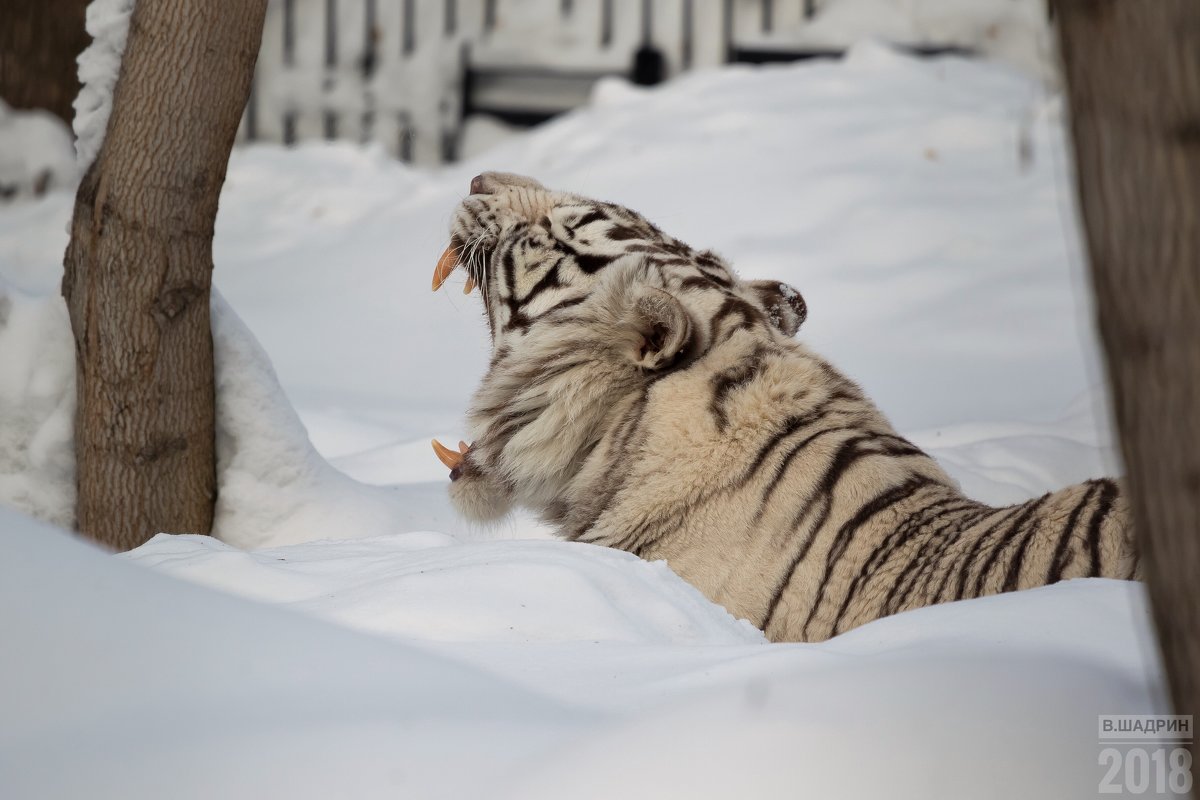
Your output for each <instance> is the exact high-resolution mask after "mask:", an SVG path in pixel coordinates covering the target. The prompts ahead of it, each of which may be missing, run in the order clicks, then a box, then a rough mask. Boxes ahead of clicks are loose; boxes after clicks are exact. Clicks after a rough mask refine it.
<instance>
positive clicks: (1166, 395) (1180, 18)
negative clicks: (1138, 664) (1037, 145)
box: [1058, 0, 1200, 763]
mask: <svg viewBox="0 0 1200 800" xmlns="http://www.w3.org/2000/svg"><path fill="white" fill-rule="evenodd" d="M1058 11H1059V26H1060V28H1061V33H1062V49H1063V60H1064V66H1065V69H1066V78H1067V86H1068V96H1069V100H1070V109H1071V120H1072V129H1073V133H1074V140H1075V164H1076V177H1077V180H1078V185H1079V194H1080V198H1081V200H1082V210H1083V220H1084V223H1085V226H1086V228H1087V244H1088V250H1089V252H1090V255H1091V263H1092V280H1093V283H1094V286H1095V293H1096V301H1097V310H1098V312H1099V316H1100V332H1101V335H1102V339H1103V342H1104V349H1105V354H1106V357H1107V362H1108V374H1109V380H1110V382H1111V384H1112V389H1113V398H1114V404H1115V408H1116V415H1117V424H1118V427H1119V429H1120V434H1121V450H1122V453H1123V454H1124V457H1125V464H1126V468H1127V471H1128V480H1129V488H1130V493H1131V496H1132V500H1133V515H1134V522H1135V525H1136V527H1137V531H1138V535H1139V541H1140V545H1141V548H1142V553H1143V557H1144V559H1145V569H1146V577H1147V583H1148V587H1149V591H1150V599H1151V602H1152V604H1153V607H1154V619H1155V625H1156V627H1157V629H1158V636H1159V643H1160V645H1161V647H1162V652H1163V657H1164V662H1165V664H1166V668H1167V673H1168V677H1169V680H1170V684H1171V695H1172V699H1173V701H1174V704H1175V709H1176V713H1179V714H1196V715H1200V582H1198V580H1197V579H1198V577H1200V2H1198V0H1153V1H1152V2H1150V1H1149V0H1144V1H1143V2H1136V1H1135V0H1059V2H1058ZM1192 752H1193V755H1194V756H1195V755H1196V750H1195V745H1193V751H1192ZM1196 763H1200V759H1197V760H1196Z"/></svg>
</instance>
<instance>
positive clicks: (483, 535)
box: [0, 43, 1164, 800]
mask: <svg viewBox="0 0 1200 800" xmlns="http://www.w3.org/2000/svg"><path fill="white" fill-rule="evenodd" d="M1065 165H1066V156H1065V153H1064V144H1063V122H1062V113H1061V102H1060V99H1059V98H1058V97H1057V95H1055V94H1054V93H1053V91H1052V90H1048V89H1046V88H1044V87H1043V86H1042V84H1040V83H1039V82H1036V81H1033V80H1031V79H1029V78H1027V77H1024V76H1022V75H1021V74H1019V73H1017V72H1015V71H1012V70H1009V69H1006V68H1004V67H1000V66H997V65H995V64H988V63H979V62H971V61H965V60H961V59H953V58H950V59H937V60H932V61H919V60H914V59H911V58H908V57H906V56H903V55H900V54H898V53H895V52H893V51H892V50H890V49H888V48H886V47H884V46H882V45H879V44H875V43H865V44H862V45H859V46H856V47H855V48H854V50H853V51H852V52H851V54H850V56H849V57H848V58H847V59H846V60H845V61H844V62H830V63H810V64H804V65H797V66H792V67H773V68H763V69H751V68H745V67H740V68H727V69H721V70H715V71H702V72H697V73H693V74H691V75H689V76H687V77H685V78H683V79H681V80H679V81H677V82H675V83H672V84H670V85H668V86H666V87H663V88H661V89H657V90H642V89H636V88H633V87H630V86H627V85H625V84H622V83H618V82H611V81H610V82H605V83H602V84H601V85H599V86H598V87H597V90H596V94H595V96H594V97H593V102H592V104H591V105H590V106H589V107H588V108H585V109H581V110H580V111H578V112H576V113H573V114H571V115H568V116H567V117H565V118H563V119H561V120H559V121H557V122H554V123H552V124H550V125H547V126H545V127H543V128H540V129H538V130H535V131H533V132H531V133H528V134H522V135H518V136H514V137H512V138H509V139H507V140H505V141H504V142H502V143H500V144H499V145H497V146H496V147H495V148H494V149H492V150H490V151H488V152H486V153H484V154H481V155H480V156H479V157H478V158H477V159H475V160H473V161H470V162H467V163H464V164H460V165H456V166H454V167H452V168H447V169H444V170H441V171H438V172H427V171H418V170H413V169H410V168H407V167H405V166H404V165H402V164H399V163H397V162H394V161H392V160H391V159H389V158H387V157H386V155H385V154H384V153H383V151H382V150H381V149H380V148H378V147H367V148H359V147H356V146H351V145H347V144H329V145H306V146H302V147H299V148H296V149H294V150H283V149H281V148H277V147H272V146H252V147H248V148H244V149H241V150H238V151H235V153H234V157H233V159H232V161H231V163H230V168H229V176H228V180H227V183H226V187H225V192H224V195H223V197H222V201H221V211H220V215H219V218H218V222H217V235H216V240H215V243H214V247H215V262H216V272H215V280H216V283H217V285H218V286H219V293H214V299H213V327H214V343H215V351H216V367H217V381H218V464H219V467H218V469H219V476H218V479H219V488H220V505H219V507H218V513H217V522H216V532H217V533H218V535H219V536H220V538H221V541H218V540H215V539H209V538H202V537H194V536H168V535H160V536H158V537H156V538H155V539H153V540H152V541H150V542H148V543H147V544H145V545H143V546H142V547H140V548H138V549H137V550H135V551H133V552H131V553H129V554H126V555H123V556H121V557H111V556H106V555H103V554H101V553H99V552H98V551H96V550H94V549H92V548H91V547H89V546H87V545H85V544H83V543H81V542H79V541H77V540H75V539H73V538H71V537H69V536H68V535H66V534H63V533H61V531H58V530H57V529H54V528H50V527H47V526H45V525H43V524H40V523H35V522H33V521H31V520H29V519H28V518H26V517H24V516H22V515H21V514H19V513H17V512H15V511H11V510H0V531H2V533H0V536H3V538H4V540H5V544H6V555H5V558H3V559H0V629H2V630H4V631H5V647H6V652H7V653H11V654H15V655H17V657H15V658H8V659H4V660H2V661H0V676H3V680H0V708H3V709H5V713H4V715H3V722H0V796H5V797H9V796H12V797H24V796H48V797H54V796H77V795H82V794H85V793H86V794H87V795H88V796H92V797H122V798H141V797H162V796H171V797H216V796H219V797H261V796H288V797H297V798H305V797H327V796H331V795H334V796H338V795H344V796H355V797H373V796H388V797H394V796H396V795H398V794H402V795H405V796H414V797H477V796H489V797H514V798H515V797H520V798H531V797H564V796H569V797H612V796H623V797H624V796H628V797H666V796H689V797H697V798H704V797H728V796H746V797H755V796H814V797H829V798H837V797H864V796H887V797H894V798H907V797H912V798H922V799H923V800H924V799H925V798H939V797H947V798H950V797H954V798H957V797H972V798H985V797H1027V798H1038V797H1047V798H1051V797H1053V798H1073V797H1091V796H1094V794H1095V792H1096V787H1097V783H1098V780H1099V778H1100V777H1101V774H1102V770H1101V769H1100V768H1099V766H1098V765H1097V755H1098V752H1099V747H1098V745H1097V743H1096V741H1095V730H1096V715H1098V714H1118V713H1153V712H1154V711H1156V710H1158V709H1161V708H1163V707H1164V705H1163V702H1162V700H1161V697H1160V696H1161V693H1162V678H1161V674H1160V668H1159V665H1158V662H1157V659H1156V657H1155V655H1154V651H1153V648H1152V647H1151V646H1150V645H1149V644H1148V631H1149V630H1150V627H1149V621H1148V615H1147V609H1146V599H1145V593H1144V591H1143V589H1142V587H1141V586H1138V585H1135V584H1128V583H1121V582H1115V581H1102V580H1089V581H1072V582H1069V583H1066V584H1061V585H1057V586H1053V587H1047V588H1045V589H1040V590H1036V591H1030V592H1022V593H1017V594H1011V595H1005V596H1001V597H994V598H985V599H981V600H975V601H969V602H965V603H955V604H949V605H944V606H939V607H934V608H929V609H922V610H919V611H916V612H911V613H907V614H903V615H899V616H896V617H893V618H889V619H885V620H881V621H879V622H876V623H872V624H870V625H867V626H864V627H862V628H859V629H856V630H854V631H851V632H849V633H847V634H845V635H843V636H839V637H837V638H835V639H833V640H830V641H829V642H825V643H822V644H816V645H772V644H767V643H765V642H764V641H763V639H762V637H761V636H760V635H759V634H758V633H757V632H756V631H754V630H753V629H750V628H749V627H748V626H747V625H746V624H744V623H742V622H739V621H737V620H734V619H732V618H731V617H730V616H729V615H728V614H727V613H725V612H724V610H723V609H721V608H719V607H716V606H713V605H712V604H710V603H707V602H706V601H705V600H704V599H703V598H702V597H700V595H699V594H698V593H697V592H695V591H694V590H693V589H691V588H690V587H689V586H687V585H686V584H685V583H683V582H682V581H681V580H679V579H678V578H676V577H675V576H674V575H673V574H672V573H671V572H670V571H669V569H668V568H667V567H666V566H665V565H663V564H661V563H656V564H648V563H644V562H641V561H639V560H637V559H634V558H632V557H630V556H628V555H626V554H623V553H618V552H612V551H607V550H602V549H597V548H593V547H588V546H583V545H577V544H570V543H564V542H556V541H547V540H546V539H547V531H546V530H545V529H544V528H542V527H540V526H538V525H536V524H535V523H533V522H532V521H531V520H530V519H528V518H527V517H520V516H519V517H516V518H515V519H513V520H511V521H509V522H508V523H507V524H506V525H504V526H502V527H501V528H500V529H498V530H486V529H475V528H471V527H469V526H467V525H466V524H465V523H463V522H462V521H461V520H458V519H457V518H456V517H455V516H454V515H453V513H452V512H451V510H450V508H449V505H448V503H447V501H446V498H445V487H446V475H445V469H444V468H443V467H441V465H440V464H439V463H438V462H437V461H436V459H435V458H434V457H433V455H432V453H431V451H430V450H429V445H428V442H429V439H430V438H432V437H435V436H436V437H439V438H443V439H444V440H450V441H455V440H456V439H457V436H456V434H457V433H458V432H459V431H460V430H461V425H462V419H463V413H464V409H465V405H466V403H467V400H468V397H469V394H470V391H471V390H472V388H473V387H474V385H475V384H476V382H477V380H478V378H479V376H480V374H481V373H482V371H483V369H484V368H485V366H486V362H487V356H488V337H487V333H486V328H485V324H484V322H483V319H482V316H481V314H480V312H479V307H478V297H477V296H475V297H469V298H464V297H462V296H461V295H460V294H458V293H457V291H455V287H449V288H450V290H451V291H445V290H443V291H442V292H441V293H439V294H430V293H429V288H428V287H429V284H428V277H429V273H430V271H431V270H432V266H433V264H434V262H435V261H436V259H437V257H438V254H439V253H440V252H441V250H442V249H443V248H444V247H445V239H446V236H447V224H448V221H449V217H450V213H451V210H452V208H453V206H454V204H455V203H456V202H457V201H458V200H459V199H460V198H461V197H462V196H463V195H464V194H465V192H466V187H467V185H468V182H469V180H470V178H471V176H472V175H474V174H475V173H477V172H479V171H481V170H483V169H500V170H508V171H516V172H523V173H527V174H532V175H535V176H536V177H538V178H539V179H541V180H542V181H544V182H545V183H546V184H548V185H551V186H556V187H562V188H566V189H572V190H575V191H579V192H582V193H585V194H590V195H594V196H599V197H603V198H606V199H611V200H614V201H617V202H621V203H624V204H626V205H629V206H631V207H633V208H636V209H638V210H639V211H642V212H643V213H645V214H646V215H647V216H648V217H649V218H650V219H652V220H654V221H655V222H657V223H659V224H660V225H662V226H663V227H664V228H665V229H666V230H668V231H670V232H671V233H673V234H676V235H678V236H680V237H681V238H683V239H684V240H686V241H689V242H691V243H692V244H695V245H697V246H706V247H713V248H714V249H716V250H718V251H719V252H721V253H723V254H724V255H726V256H728V257H729V258H730V259H731V261H732V262H733V263H734V264H735V265H737V266H738V268H739V269H740V270H741V272H742V273H743V274H744V275H745V276H747V277H774V278H778V279H781V280H786V281H788V282H789V283H791V284H793V285H794V286H796V287H797V288H798V289H799V290H800V291H801V292H802V293H803V295H804V298H805V300H806V301H807V304H808V307H809V319H808V321H807V322H806V324H805V326H804V328H803V329H802V330H801V333H800V337H801V338H802V339H804V340H805V341H806V342H808V343H809V344H810V345H811V346H812V347H813V348H814V349H815V350H817V351H818V352H821V353H824V354H825V355H826V356H828V357H829V358H830V359H831V360H832V361H833V362H834V363H835V364H837V365H839V366H840V367H841V368H842V369H844V370H845V371H846V372H848V373H849V374H850V375H851V376H852V377H854V378H855V379H856V380H858V381H859V382H860V383H862V384H863V386H864V387H865V389H866V390H867V392H868V393H869V394H871V395H872V396H873V397H875V398H876V399H877V401H878V402H879V404H880V406H881V407H882V408H883V409H884V411H885V412H886V413H887V414H888V415H889V416H890V417H891V419H892V420H893V421H894V422H895V423H896V425H897V426H898V427H899V428H900V430H901V431H902V432H903V433H905V434H907V435H912V436H913V437H914V438H915V440H916V441H917V442H919V443H920V444H922V445H923V446H926V447H929V448H930V449H931V450H932V451H933V452H934V453H935V455H936V456H937V457H938V458H939V459H940V460H941V461H942V463H943V464H945V465H946V467H947V469H948V470H949V471H950V472H951V473H952V474H953V475H954V476H955V477H956V478H958V479H959V480H960V481H961V482H962V483H963V485H964V487H965V488H966V489H967V490H968V491H969V492H971V493H972V494H974V495H975V496H977V497H980V498H981V499H985V500H990V501H994V502H1007V501H1011V500H1016V499H1021V498H1025V497H1029V496H1031V495H1033V494H1035V493H1038V492H1041V491H1045V490H1047V489H1050V488H1053V487H1057V486H1061V485H1064V484H1066V483H1069V482H1072V481H1076V480H1080V479H1083V478H1086V477H1090V476H1098V475H1104V474H1114V473H1116V472H1118V471H1119V469H1118V467H1117V465H1116V463H1115V454H1114V450H1113V446H1112V434H1111V431H1110V429H1109V423H1108V412H1107V409H1106V405H1105V397H1104V392H1103V388H1102V380H1101V372H1100V371H1099V368H1098V363H1099V362H1098V356H1097V344H1096V337H1095V332H1094V331H1093V329H1092V325H1091V316H1092V309H1091V306H1090V303H1089V301H1088V299H1087V292H1086V287H1085V285H1084V283H1083V277H1082V273H1081V260H1080V258H1079V255H1078V248H1079V232H1078V222H1077V219H1076V216H1075V211H1074V208H1073V205H1072V202H1071V189H1070V182H1069V180H1068V176H1067V174H1066V166H1065ZM71 206H72V197H71V195H70V193H69V192H66V191H53V192H50V193H49V194H47V195H46V196H44V197H42V198H39V199H36V200H32V201H29V202H24V203H21V204H13V205H10V206H6V207H4V208H0V415H2V416H3V418H4V420H5V425H4V426H2V427H0V504H3V505H5V506H9V507H12V508H15V509H19V510H20V511H24V512H27V513H32V514H34V515H36V516H38V517H41V518H43V519H48V520H50V521H52V522H55V523H57V524H59V525H65V524H67V523H69V521H70V518H71V505H72V502H73V499H72V496H71V495H72V491H73V489H72V488H71V473H72V465H71V446H70V439H71V418H72V414H73V410H72V403H73V392H74V390H73V386H72V380H73V370H72V358H73V352H72V349H71V347H72V346H71V338H70V333H69V329H68V326H67V320H66V313H65V309H64V307H63V304H62V300H61V298H60V297H59V296H58V283H59V280H60V277H61V257H62V251H63V248H64V246H65V244H66V233H65V223H66V220H67V219H68V217H69V215H70V211H71ZM234 309H236V313H235V311H234ZM531 538H533V539H538V541H529V539H531ZM239 548H249V549H239ZM64 763H69V764H70V765H71V768H70V769H63V768H62V765H63V764H64Z"/></svg>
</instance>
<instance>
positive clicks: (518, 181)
mask: <svg viewBox="0 0 1200 800" xmlns="http://www.w3.org/2000/svg"><path fill="white" fill-rule="evenodd" d="M455 269H462V270H464V271H465V273H466V286H465V291H467V292H468V293H469V292H470V291H472V289H473V288H474V287H475V286H478V287H479V289H480V294H481V296H482V300H483V310H484V314H485V316H486V318H487V323H488V328H489V330H490V332H491V337H492V357H491V363H490V365H489V368H488V371H487V374H486V375H485V376H484V378H483V381H482V383H481V385H480V387H479V389H478V390H477V392H476V394H475V397H474V399H473V402H472V404H471V409H470V412H469V425H470V428H471V429H472V430H471V432H472V434H473V435H474V437H475V438H474V442H473V443H472V444H471V445H470V447H469V448H468V446H467V445H465V443H460V447H459V451H458V452H455V451H452V450H449V449H448V448H445V447H443V446H441V445H440V444H438V443H436V442H435V443H434V448H435V450H437V451H438V455H439V457H440V458H441V459H442V461H443V463H445V464H446V465H447V466H449V467H451V475H450V477H451V479H452V480H453V484H452V486H451V497H452V499H453V500H454V502H455V504H456V505H457V506H458V508H459V510H460V511H461V512H462V513H464V514H465V515H466V516H468V517H471V518H474V519H477V520H490V519H496V518H499V517H501V516H503V515H504V514H505V513H507V512H508V510H509V509H510V508H511V507H512V505H513V503H520V504H522V505H525V506H527V507H530V508H532V509H533V510H535V511H539V512H541V513H542V514H543V516H544V517H547V518H549V519H551V520H553V519H554V518H555V516H556V514H555V511H554V509H555V507H556V505H557V504H559V503H562V502H564V500H563V489H564V488H565V486H566V484H567V483H568V482H570V480H571V479H572V477H573V476H574V475H575V474H576V473H578V472H579V470H580V469H581V468H582V467H583V466H584V462H585V460H586V459H587V457H588V455H589V454H590V453H591V452H592V451H593V450H594V449H595V448H596V447H597V446H599V445H600V443H601V441H602V440H603V438H604V436H605V435H606V434H608V433H612V430H611V428H612V427H613V425H614V424H616V423H615V422H614V420H615V416H614V415H616V414H618V412H619V410H620V408H621V406H622V404H625V403H629V402H631V398H635V397H637V396H639V395H640V394H642V393H644V392H646V391H648V389H649V387H650V386H651V385H652V384H654V383H656V382H658V381H661V380H662V379H664V378H665V377H668V376H670V375H672V374H673V373H675V372H678V371H680V370H683V369H686V368H688V366H689V365H691V364H693V363H695V362H697V361H698V360H701V359H703V358H704V356H705V354H706V353H707V352H708V351H709V350H710V349H711V348H712V347H713V346H714V345H715V344H718V343H720V342H721V341H723V340H724V339H727V338H729V337H730V336H732V335H733V334H734V333H736V332H737V331H739V330H741V331H749V330H754V331H757V333H758V334H759V335H763V336H768V337H779V336H783V337H789V338H790V337H791V336H793V335H794V334H795V333H796V331H797V330H798V329H799V327H800V325H801V324H802V323H803V322H804V319H805V316H806V313H807V310H806V307H805V303H804V300H803V298H802V297H801V295H800V293H799V292H798V291H796V290H795V289H793V288H792V287H790V286H788V285H787V284H784V283H780V282H779V281H765V280H756V281H744V280H742V279H741V278H739V277H738V276H737V274H736V273H735V272H734V271H733V269H732V268H731V267H730V266H729V265H728V264H727V263H726V262H725V261H724V260H722V259H721V258H720V257H719V256H717V255H716V254H715V253H713V252H711V251H707V250H705V251H697V250H693V249H692V248H691V247H689V246H688V245H687V244H685V243H683V242H681V241H679V240H678V239H675V238H673V237H671V236H669V235H667V234H666V233H664V232H663V231H661V230H660V229H659V228H658V227H656V226H655V225H653V224H652V223H650V222H649V221H648V220H647V219H646V218H645V217H643V216H641V215H640V214H638V213H636V212H634V211H631V210H630V209H628V208H624V207H622V206H619V205H615V204H612V203H605V202H600V201H597V200H591V199H588V198H585V197H581V196H579V195H575V194H570V193H566V192H556V191H551V190H549V189H547V188H545V187H544V186H542V185H541V184H540V183H538V182H537V181H535V180H533V179H532V178H526V177H522V176H519V175H512V174H507V173H496V172H488V173H484V174H482V175H479V176H477V177H476V178H475V179H474V180H473V181H472V182H471V194H470V195H469V196H468V197H467V198H466V199H465V200H463V201H462V203H461V204H460V205H459V206H458V208H457V209H456V211H455V213H454V218H453V221H452V223H451V230H450V246H449V247H448V248H447V249H446V252H445V253H444V254H443V256H442V258H441V259H440V260H439V262H438V266H437V268H436V270H435V273H434V280H433V284H434V289H435V290H436V289H437V288H439V287H440V286H441V284H442V283H443V282H444V281H445V280H446V279H447V277H448V276H449V275H450V274H451V273H452V272H453V271H454V270H455Z"/></svg>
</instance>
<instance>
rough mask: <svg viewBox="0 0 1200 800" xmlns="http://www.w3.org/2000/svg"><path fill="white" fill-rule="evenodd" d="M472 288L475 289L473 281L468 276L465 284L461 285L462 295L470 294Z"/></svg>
mask: <svg viewBox="0 0 1200 800" xmlns="http://www.w3.org/2000/svg"><path fill="white" fill-rule="evenodd" d="M474 288H475V279H474V278H472V277H471V276H470V275H468V276H467V282H466V283H464V284H463V294H470V293H471V290H472V289H474Z"/></svg>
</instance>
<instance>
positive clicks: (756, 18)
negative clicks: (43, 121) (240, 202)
mask: <svg viewBox="0 0 1200 800" xmlns="http://www.w3.org/2000/svg"><path fill="white" fill-rule="evenodd" d="M1021 1H1023V2H1035V1H1036V0H1021ZM833 2H836V0H653V2H651V0H270V3H269V6H268V10H267V18H266V25H265V28H264V31H263V41H262V50H261V51H260V53H259V58H258V67H257V72H256V74H255V81H254V88H253V92H252V95H251V99H250V103H249V104H248V106H247V109H246V114H245V117H244V119H243V123H242V128H241V131H240V140H241V141H243V142H245V141H271V142H283V143H292V142H297V141H301V140H306V139H347V140H352V141H358V142H372V141H374V142H379V143H381V144H382V145H383V146H384V147H385V148H386V149H387V150H388V151H389V152H391V153H393V154H394V155H396V156H397V157H399V158H402V159H405V160H408V161H413V162H416V163H419V164H426V165H429V164H437V163H440V162H442V161H446V160H449V159H452V158H454V156H455V154H456V152H457V149H458V142H459V138H460V135H461V131H462V126H463V119H464V115H465V113H470V112H475V111H481V110H482V111H488V112H491V113H499V114H500V115H501V116H504V115H505V114H512V115H513V119H514V120H515V121H522V120H524V121H526V122H529V121H533V120H535V119H537V118H539V117H545V116H549V115H550V114H551V113H554V112H558V111H563V110H566V109H568V108H571V107H573V106H574V105H577V104H579V103H580V102H582V101H583V99H585V98H586V95H587V92H588V90H589V88H590V86H591V84H592V83H594V82H595V80H597V79H598V78H599V77H600V76H603V75H612V74H619V75H631V74H633V73H632V69H633V65H634V63H635V57H637V56H638V54H639V52H640V53H641V55H642V56H645V55H647V53H649V56H650V64H649V66H651V67H652V68H653V69H652V70H651V71H656V72H657V73H658V77H662V78H666V77H670V76H673V75H676V74H678V73H680V72H682V71H686V70H689V69H693V68H698V67H705V66H713V65H717V64H721V63H724V62H726V61H729V60H731V59H734V58H743V59H745V58H749V59H751V60H754V59H755V58H757V56H756V55H755V53H754V52H750V51H751V50H754V51H755V52H757V53H758V54H759V55H763V54H764V53H765V54H766V55H768V56H769V53H770V48H771V46H772V44H771V43H772V40H773V38H775V39H776V40H777V41H779V42H788V41H791V42H794V41H796V36H795V34H796V32H797V31H799V30H801V29H803V28H804V26H805V25H806V24H808V21H809V20H810V19H812V18H813V16H814V15H815V14H817V13H818V12H819V11H820V10H821V9H822V8H823V7H824V6H826V5H828V4H830V3H833ZM764 48H766V49H765V50H764ZM639 63H641V62H639ZM522 115H524V116H522Z"/></svg>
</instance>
